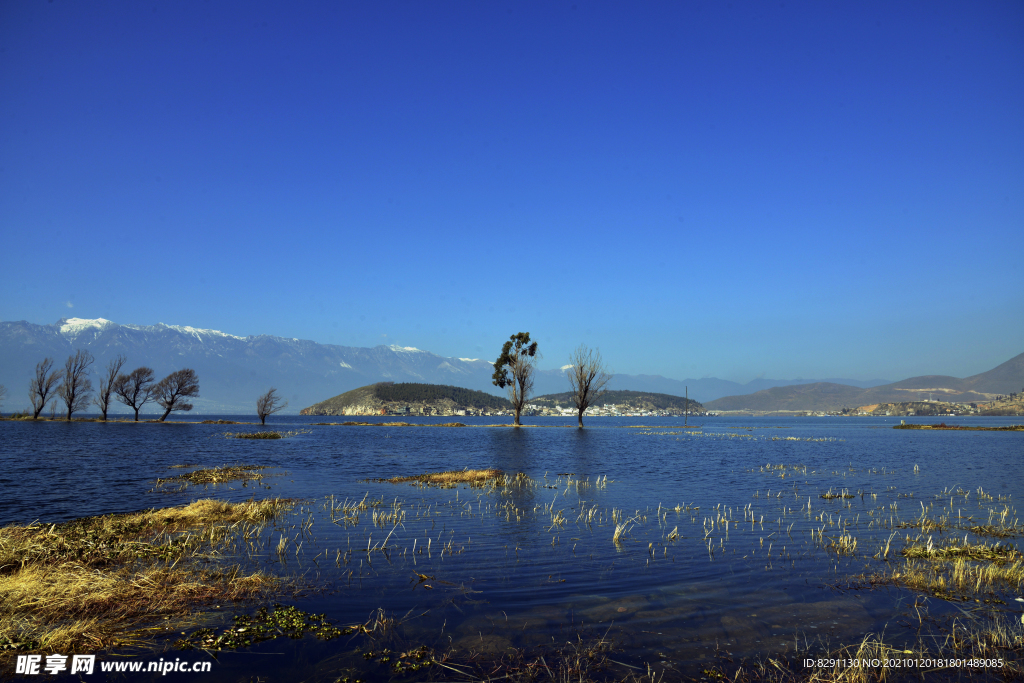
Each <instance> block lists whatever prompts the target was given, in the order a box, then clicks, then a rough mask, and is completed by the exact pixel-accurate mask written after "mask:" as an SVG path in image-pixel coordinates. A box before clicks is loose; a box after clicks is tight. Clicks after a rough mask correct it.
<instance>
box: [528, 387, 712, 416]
mask: <svg viewBox="0 0 1024 683" xmlns="http://www.w3.org/2000/svg"><path fill="white" fill-rule="evenodd" d="M571 396H572V394H571V393H570V392H568V391H566V392H563V393H561V394H545V395H544V396H538V397H536V398H531V399H530V403H532V404H534V405H539V406H545V407H548V408H554V407H555V406H556V405H559V406H562V407H563V408H566V407H568V406H571V405H572V402H571V401H570V400H569V399H570V397H571ZM686 401H687V399H685V398H683V397H682V396H672V395H670V394H655V393H652V392H649V391H607V392H605V393H604V394H602V395H601V397H600V398H599V399H598V400H597V403H598V405H602V406H603V405H605V404H611V405H616V406H619V407H620V409H622V410H626V411H648V410H659V411H668V412H673V413H674V412H678V413H679V414H680V415H682V414H683V413H684V412H687V407H686V406H687V404H686ZM689 401H690V403H689V409H688V410H689V412H690V413H691V414H696V413H702V412H704V406H703V405H701V404H700V403H698V402H697V401H694V400H693V399H692V398H691V399H689Z"/></svg>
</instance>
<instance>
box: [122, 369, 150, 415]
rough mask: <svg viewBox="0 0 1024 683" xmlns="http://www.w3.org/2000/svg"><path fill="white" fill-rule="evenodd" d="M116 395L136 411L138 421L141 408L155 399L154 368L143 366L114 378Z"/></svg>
mask: <svg viewBox="0 0 1024 683" xmlns="http://www.w3.org/2000/svg"><path fill="white" fill-rule="evenodd" d="M114 396H115V397H116V398H117V400H118V401H120V402H121V403H123V404H125V405H126V406H128V407H129V408H131V409H132V410H134V411H135V421H136V422H138V421H139V410H141V409H142V406H144V405H146V403H148V402H149V401H151V400H152V399H153V368H147V367H145V366H143V367H141V368H135V369H134V370H132V371H131V372H130V373H128V374H127V375H118V376H117V379H116V380H114Z"/></svg>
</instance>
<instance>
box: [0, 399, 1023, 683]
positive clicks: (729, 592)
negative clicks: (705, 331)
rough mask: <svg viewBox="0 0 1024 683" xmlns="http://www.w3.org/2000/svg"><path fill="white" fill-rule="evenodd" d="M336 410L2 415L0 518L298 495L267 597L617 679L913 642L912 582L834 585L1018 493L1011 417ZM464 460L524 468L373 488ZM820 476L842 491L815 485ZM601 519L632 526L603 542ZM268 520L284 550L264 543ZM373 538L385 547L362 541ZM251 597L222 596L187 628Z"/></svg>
mask: <svg viewBox="0 0 1024 683" xmlns="http://www.w3.org/2000/svg"><path fill="white" fill-rule="evenodd" d="M221 417H225V418H228V419H239V420H249V419H251V418H250V417H248V416H243V417H234V418H231V417H230V416H221ZM184 419H192V420H195V419H197V418H196V417H195V416H188V417H186V418H184ZM199 419H201V418H199ZM344 419H367V418H321V417H316V418H310V417H297V416H296V417H277V418H276V419H274V420H272V424H268V425H267V427H266V428H268V429H279V430H293V431H300V432H301V433H298V434H295V435H294V436H290V437H288V438H285V439H281V440H268V441H253V440H242V439H228V438H224V433H225V432H226V431H232V432H235V431H250V430H251V431H256V430H258V429H260V428H259V427H258V426H257V425H214V424H195V423H182V424H163V425H158V424H131V423H110V424H100V423H72V424H64V423H49V422H47V423H35V424H33V423H27V422H0V443H2V444H3V447H2V456H0V465H2V467H0V520H2V521H3V522H4V523H18V524H25V523H29V522H32V521H34V520H41V521H45V522H59V521H64V520H68V519H72V518H76V517H81V516H86V515H96V514H103V513H110V512H128V511H133V510H139V509H144V508H151V507H163V506H168V505H179V504H185V503H188V502H190V501H192V500H197V499H199V498H209V497H214V498H219V499H224V500H231V501H240V500H246V499H248V498H250V497H257V498H261V497H271V496H273V497H278V496H279V497H289V498H298V499H301V500H302V501H303V502H302V503H301V504H300V506H299V507H297V508H296V510H295V512H294V513H293V514H291V515H289V516H287V517H286V518H285V519H282V520H280V521H279V522H278V523H277V524H276V528H268V529H267V531H266V533H265V534H264V535H263V537H262V538H261V540H262V543H263V544H264V546H265V552H264V553H262V554H257V556H256V557H254V558H248V559H247V561H248V562H255V563H257V564H261V565H262V566H264V567H266V568H269V569H270V570H271V571H273V572H275V573H277V574H280V575H283V576H286V577H299V578H300V580H301V582H302V583H303V584H304V585H305V586H306V590H304V591H303V592H302V593H301V594H300V595H298V596H296V597H293V596H290V595H289V596H284V597H280V598H278V600H279V601H280V602H281V603H283V604H294V605H296V606H298V607H300V608H301V609H304V610H308V611H312V612H317V613H320V612H323V613H326V614H327V616H328V618H329V619H331V620H332V621H334V622H335V623H338V624H353V623H363V622H366V621H367V619H368V618H369V617H370V615H371V614H374V613H377V610H378V609H383V610H384V611H385V613H386V614H387V615H390V616H394V617H399V618H404V621H403V622H402V623H401V625H399V626H398V627H397V628H396V630H395V633H394V634H393V635H392V639H393V643H394V646H395V647H396V648H398V647H413V646H417V645H427V646H429V647H431V648H435V649H443V648H455V650H456V651H458V652H463V653H480V656H483V657H484V658H485V659H486V657H494V656H497V655H498V654H500V653H502V652H510V651H511V650H509V648H526V649H527V651H529V652H543V651H544V650H545V648H548V649H551V650H555V649H558V648H563V649H564V647H566V645H565V644H566V643H567V642H570V641H571V642H574V643H580V642H590V641H593V640H595V639H598V638H602V637H604V638H605V639H606V640H607V641H608V642H611V643H612V644H613V649H612V652H611V653H610V655H609V656H610V657H611V658H612V659H613V660H615V662H617V664H615V666H618V667H620V668H619V669H617V670H614V671H612V673H614V674H615V675H618V676H621V675H624V674H625V673H627V672H629V671H631V670H634V669H630V668H629V667H646V665H647V664H648V663H651V664H654V665H655V666H656V668H658V669H659V670H664V671H666V672H667V673H668V677H669V678H673V677H675V676H684V675H700V673H701V671H702V670H703V668H704V667H707V666H708V665H709V664H712V663H715V662H723V661H732V662H737V663H738V662H740V661H741V660H744V659H745V660H756V659H758V658H761V659H764V658H766V657H777V656H784V657H788V658H790V660H791V661H793V660H794V659H795V658H797V657H800V656H802V654H801V653H804V652H806V651H808V650H810V651H820V650H822V649H823V648H824V649H827V648H830V647H834V646H837V645H840V644H849V643H854V642H859V641H860V640H861V639H862V638H863V637H864V636H865V635H866V634H876V635H880V634H884V637H885V639H886V641H887V642H890V643H893V644H899V643H901V642H906V643H911V642H913V641H915V640H916V638H917V637H918V635H919V633H920V629H921V624H920V621H919V620H918V619H917V618H916V617H915V618H913V624H912V625H911V621H910V618H909V616H908V615H909V614H911V612H912V611H913V610H912V609H911V603H912V602H913V601H914V599H913V597H912V596H911V594H910V593H909V592H908V591H904V590H900V589H897V588H892V587H890V588H877V589H874V590H851V589H850V587H851V584H852V583H855V581H854V578H855V577H857V576H860V575H865V574H870V573H871V572H872V571H875V570H877V569H879V568H880V566H881V565H882V563H881V562H880V561H879V560H877V559H874V558H873V557H872V556H873V555H874V554H875V553H876V552H877V551H878V548H879V546H880V545H881V544H884V542H885V540H886V539H887V538H889V536H890V535H891V533H892V532H891V530H890V528H889V527H890V526H892V524H894V523H896V522H897V521H898V520H901V519H904V520H905V519H911V518H914V517H917V516H920V514H921V511H922V509H923V507H927V508H929V510H930V513H929V514H936V513H937V511H938V510H939V509H941V508H943V507H946V508H949V509H950V510H955V511H958V513H959V514H961V515H973V516H974V517H975V518H979V519H980V518H987V517H986V516H987V515H988V514H989V511H990V510H992V509H997V508H998V509H1003V507H1005V506H1009V507H1010V508H1011V514H1010V516H1011V517H1015V516H1016V510H1015V504H1016V501H1018V500H1019V499H1020V497H1021V496H1022V495H1024V490H1022V489H1024V477H1022V476H1021V472H1022V470H1024V467H1022V465H1024V433H1019V432H1016V433H1007V432H966V431H965V432H957V431H916V430H893V429H892V426H893V425H894V424H898V422H899V418H749V417H748V418H720V417H719V418H709V417H705V418H695V420H694V421H696V422H699V423H700V424H701V426H700V428H699V429H690V430H683V429H680V428H679V427H680V426H681V424H682V420H681V419H676V418H593V419H589V420H588V421H587V428H586V429H585V430H582V431H581V430H577V429H575V428H574V427H575V425H574V420H569V419H566V420H562V419H558V418H536V419H532V420H531V419H526V420H525V421H526V422H527V423H532V424H533V426H530V427H527V428H524V429H518V430H517V429H511V428H507V427H498V426H491V427H488V426H486V425H488V424H493V423H495V422H498V421H499V420H489V419H487V418H457V419H461V420H462V421H464V422H465V423H466V424H467V425H469V426H468V427H465V428H447V427H433V428H427V427H343V426H316V425H311V424H310V423H311V422H316V421H332V422H333V421H337V422H341V421H343V420H344ZM381 419H396V418H381ZM450 419H451V418H444V419H443V421H448V420H450ZM944 419H945V420H946V421H947V422H950V423H954V422H955V423H960V424H981V425H985V426H996V425H1005V424H1014V423H1017V422H1019V421H1020V420H1019V418H1017V419H1014V418H944ZM412 421H418V422H422V423H430V422H440V421H442V420H440V419H433V420H432V419H431V418H422V419H417V418H412ZM908 421H909V422H913V421H915V419H914V418H909V419H908ZM917 421H919V422H923V423H931V422H935V421H936V419H935V418H924V419H920V420H917ZM238 463H247V464H257V465H268V466H271V467H273V468H275V469H271V470H269V471H268V474H269V475H270V476H268V478H266V479H264V480H263V484H262V486H257V485H256V484H254V483H251V482H250V483H249V484H247V485H246V486H242V485H241V484H240V483H238V482H235V483H231V484H221V485H211V486H205V487H204V486H188V487H187V488H186V489H184V490H182V491H167V490H164V491H158V492H156V491H154V490H153V489H154V480H155V479H156V478H157V477H167V476H171V475H173V474H176V473H179V472H181V471H182V470H180V469H177V470H172V469H170V468H171V467H172V466H175V465H184V464H189V465H197V466H205V467H209V466H220V465H225V464H238ZM915 466H917V470H916V471H915ZM463 468H471V469H476V468H498V469H501V470H503V471H504V472H506V473H509V474H514V473H517V472H522V473H525V474H526V475H527V476H528V477H529V478H530V479H531V480H532V483H529V484H527V485H524V486H520V487H516V488H514V489H508V490H505V491H493V490H492V491H485V490H481V489H473V488H469V487H465V486H464V487H460V488H457V489H437V488H422V487H416V486H410V485H408V484H390V483H371V482H368V481H367V480H368V479H373V478H389V477H395V476H405V475H415V474H421V473H424V472H431V471H440V470H453V469H463ZM268 487H269V488H268ZM979 488H980V489H981V493H979V492H978V489H979ZM957 489H959V490H960V494H956V493H951V492H954V491H956V490H957ZM830 490H831V491H833V492H834V493H839V492H842V491H846V492H848V493H849V494H851V495H852V496H853V497H851V498H842V497H840V498H835V499H832V500H826V499H823V498H821V495H822V494H824V493H827V492H828V491H830ZM964 492H969V495H966V496H965V495H963V494H964ZM983 494H984V495H983ZM986 495H990V496H992V499H991V500H989V499H987V498H986V497H985V496H986ZM364 498H365V499H366V500H368V501H374V500H381V499H383V504H381V505H380V506H379V507H378V508H375V510H377V511H378V512H384V511H387V512H395V511H399V514H400V515H401V517H400V521H401V523H400V524H397V525H395V524H393V523H391V521H388V522H386V523H382V524H378V525H375V524H374V521H373V518H372V511H371V510H367V511H364V512H363V514H361V515H360V516H359V519H358V521H352V520H350V521H348V522H345V521H344V520H342V519H340V518H339V516H338V515H337V514H335V515H334V520H333V521H332V515H331V513H330V509H331V508H332V507H337V506H339V505H340V504H341V503H342V502H343V501H345V500H348V501H358V500H362V499H364ZM808 503H809V504H810V508H808ZM616 520H621V521H628V522H629V524H628V528H629V531H628V532H627V533H626V534H625V535H624V536H623V537H622V538H621V539H620V542H619V543H615V542H613V533H614V530H615V525H616ZM726 520H727V521H726ZM880 520H884V522H883V523H880ZM310 521H312V526H311V527H309V531H308V532H303V530H302V529H301V525H302V524H303V523H305V524H308V523H309V522H310ZM389 532H390V535H389ZM817 533H820V534H821V536H820V537H816V536H814V534H817ZM961 533H962V532H961ZM282 535H284V536H285V538H286V540H287V542H288V550H287V551H286V552H285V553H284V554H283V555H279V554H278V553H277V552H276V551H275V550H274V549H275V548H276V546H277V544H278V543H279V542H280V539H281V537H282ZM842 535H849V536H850V537H853V538H856V540H857V544H858V545H857V551H856V552H855V554H853V555H852V556H847V555H840V554H837V553H836V552H833V551H831V550H829V549H828V545H829V543H830V542H832V541H835V540H836V539H838V538H839V537H840V536H842ZM385 537H388V538H387V549H388V550H387V552H369V553H367V552H365V550H366V548H367V547H368V546H370V547H371V548H372V547H373V546H374V545H375V544H378V546H379V544H380V543H382V542H383V541H384V540H385ZM1009 542H1010V543H1014V542H1015V541H1014V539H1011V540H1010V541H1009ZM299 543H301V544H302V545H301V548H300V549H298V550H297V551H296V549H297V548H298V546H299ZM414 548H415V550H414ZM418 575H423V576H426V577H430V578H429V579H424V580H421V578H420V577H419V576H418ZM428 586H429V588H428ZM1020 605H1021V603H1014V602H1012V600H1011V601H1010V602H1008V605H1007V606H1006V608H1005V610H1006V611H1007V612H1012V611H1013V610H1017V612H1019V611H1020ZM252 609H253V606H251V605H222V606H221V609H220V610H212V612H211V613H209V614H207V615H206V616H204V617H202V618H201V619H200V623H202V624H207V625H217V624H222V623H227V621H228V620H229V617H230V616H231V615H233V614H237V613H248V612H251V611H252ZM930 609H931V613H932V614H933V615H934V616H936V617H939V616H941V615H942V614H944V613H945V612H948V611H949V610H953V609H954V608H953V607H951V606H948V605H947V604H946V603H945V602H944V601H941V600H931V605H930ZM957 609H959V608H957ZM1018 616H1019V615H1018ZM178 635H180V634H178ZM581 639H582V641H581ZM170 642H171V641H170V640H169V641H167V643H165V644H164V645H165V646H166V647H170ZM366 647H367V645H366V643H364V642H362V641H361V640H360V638H358V637H357V638H355V639H351V638H340V639H335V640H331V641H327V642H323V641H318V640H316V639H313V638H306V639H302V640H296V641H289V640H285V639H278V640H274V641H269V642H266V643H262V644H260V645H258V646H255V647H253V648H251V649H249V650H242V651H237V652H224V653H220V654H219V655H218V660H217V662H215V663H214V665H213V673H212V674H206V675H205V676H204V677H203V680H210V681H214V680H250V678H252V680H256V677H257V676H258V677H260V679H261V680H323V681H328V680H330V681H333V680H337V679H338V678H339V677H344V676H358V677H360V678H362V679H364V680H378V679H387V678H388V668H387V665H385V664H380V663H377V662H374V661H372V660H366V659H365V658H364V657H362V656H361V652H363V651H365V649H366ZM356 648H362V650H361V651H357V650H356ZM191 653H192V655H191V656H194V657H198V656H199V655H200V654H202V653H198V654H197V653H196V652H195V651H191ZM159 654H161V655H162V656H168V655H170V656H171V657H172V658H173V657H174V656H182V653H181V652H177V651H173V650H171V651H169V652H160V653H159ZM203 656H205V655H203ZM466 656H467V658H472V657H476V656H477V655H476V654H467V655H466ZM454 661H455V660H453V662H454ZM441 673H447V674H448V675H449V676H450V677H452V678H455V679H458V678H459V677H458V676H457V675H455V674H454V673H453V672H452V671H445V672H441ZM438 675H439V674H438V673H437V670H436V668H435V670H434V671H433V672H428V673H426V674H423V673H421V674H416V675H413V674H409V676H412V677H413V678H416V676H418V677H419V679H421V680H427V679H433V678H436V677H437V676H438ZM88 680H102V675H101V674H99V673H97V674H96V675H95V676H93V677H90V678H88Z"/></svg>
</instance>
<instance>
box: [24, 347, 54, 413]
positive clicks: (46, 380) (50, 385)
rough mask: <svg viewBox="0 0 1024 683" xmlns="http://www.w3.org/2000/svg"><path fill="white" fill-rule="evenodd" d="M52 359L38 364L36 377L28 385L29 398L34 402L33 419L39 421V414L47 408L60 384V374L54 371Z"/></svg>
mask: <svg viewBox="0 0 1024 683" xmlns="http://www.w3.org/2000/svg"><path fill="white" fill-rule="evenodd" d="M52 367H53V359H52V358H44V359H43V360H41V361H39V362H38V363H36V376H35V377H33V378H32V381H31V382H29V384H28V398H29V400H30V401H32V419H33V420H37V419H39V413H41V412H43V409H44V408H46V402H47V401H49V400H50V398H52V397H53V392H54V390H55V389H56V388H57V383H58V382H60V372H59V371H58V370H54V371H53V372H50V368H52Z"/></svg>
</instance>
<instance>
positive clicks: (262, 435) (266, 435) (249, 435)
mask: <svg viewBox="0 0 1024 683" xmlns="http://www.w3.org/2000/svg"><path fill="white" fill-rule="evenodd" d="M230 436H231V437H232V438H235V439H281V438H284V437H283V435H282V434H281V432H236V433H234V434H231V435H230Z"/></svg>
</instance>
